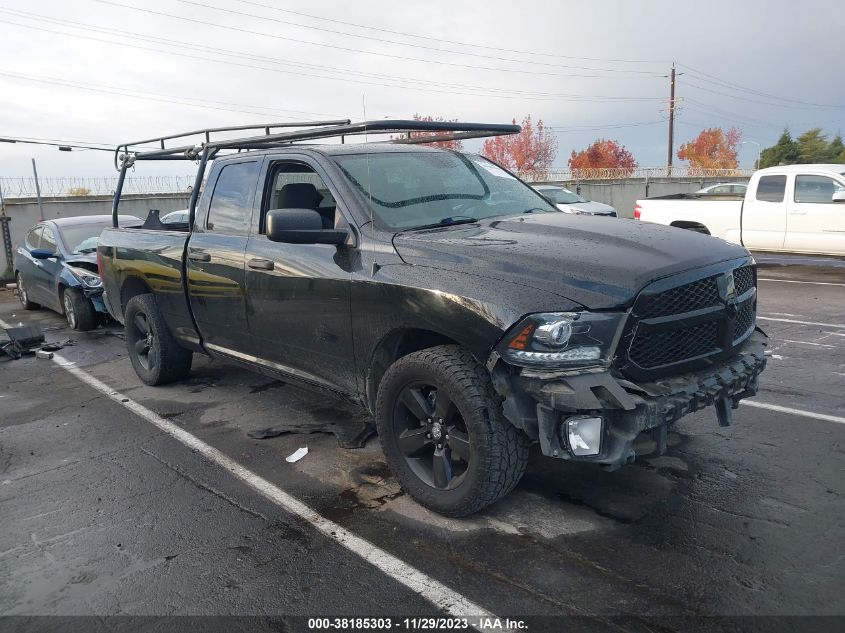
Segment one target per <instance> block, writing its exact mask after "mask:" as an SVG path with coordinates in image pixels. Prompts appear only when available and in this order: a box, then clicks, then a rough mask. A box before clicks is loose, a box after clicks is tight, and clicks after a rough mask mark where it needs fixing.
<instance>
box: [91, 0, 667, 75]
mask: <svg viewBox="0 0 845 633" xmlns="http://www.w3.org/2000/svg"><path fill="white" fill-rule="evenodd" d="M94 2H99V3H101V4H107V5H111V6H115V7H120V8H123V9H129V10H131V11H138V12H141V13H148V14H151V15H158V16H162V17H167V18H173V19H175V20H182V21H185V22H191V23H194V24H202V25H204V26H211V27H215V28H219V29H226V30H229V31H236V32H239V33H246V34H248V35H258V36H261V37H269V38H272V39H277V40H284V41H288V42H296V43H298V44H311V45H313V46H320V47H324V48H331V49H336V50H341V51H345V52H351V53H363V54H366V55H375V56H378V57H389V58H392V59H401V60H404V61H415V62H422V63H425V64H438V65H442V66H452V67H455V68H470V69H473V70H492V71H496V72H506V73H515V74H520V75H546V76H557V74H556V73H549V72H542V71H530V70H517V69H513V68H497V67H490V66H473V65H472V64H459V63H456V62H445V61H442V60H435V59H422V58H419V57H408V56H405V55H395V54H392V53H379V52H375V51H368V50H364V49H360V48H351V47H348V46H338V45H336V44H326V43H323V42H312V41H309V40H301V39H297V38H293V37H287V36H284V35H278V34H275V33H264V32H262V31H254V30H251V29H242V28H240V27H236V26H232V25H229V24H215V23H214V22H207V21H205V20H198V19H196V18H189V17H185V16H181V15H174V14H172V13H165V12H163V11H154V10H152V9H143V8H141V7H133V6H130V5H127V4H121V3H119V2H112V0H94ZM512 61H515V62H517V63H520V64H524V63H525V61H524V60H512ZM543 65H549V64H543ZM551 65H552V66H554V64H551ZM558 67H560V68H567V66H563V65H558ZM572 68H577V67H572ZM584 70H591V69H589V68H585V69H584ZM654 76H659V75H657V74H655V75H654Z"/></svg>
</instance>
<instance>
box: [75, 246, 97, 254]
mask: <svg viewBox="0 0 845 633" xmlns="http://www.w3.org/2000/svg"><path fill="white" fill-rule="evenodd" d="M96 250H97V247H96V246H92V247H90V248H80V249H79V250H78V251H73V252H74V254H75V255H83V254H85V253H93V252H94V251H96Z"/></svg>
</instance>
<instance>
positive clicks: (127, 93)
mask: <svg viewBox="0 0 845 633" xmlns="http://www.w3.org/2000/svg"><path fill="white" fill-rule="evenodd" d="M0 21H2V20H0ZM0 76H3V77H11V78H13V79H20V80H23V81H31V82H36V83H45V84H52V85H57V86H64V87H66V88H76V89H78V90H87V91H90V92H102V93H105V94H114V95H118V96H122V97H130V98H133V99H144V100H147V101H158V102H162V103H170V104H173V105H188V106H194V107H197V108H207V109H210V110H222V111H224V112H237V113H239V114H255V115H258V116H267V115H268V114H272V113H273V112H272V111H267V112H257V111H255V110H240V109H235V108H224V107H219V106H214V105H208V104H206V103H203V102H196V101H192V100H189V99H184V98H182V97H178V96H174V95H156V93H149V92H147V93H145V92H142V91H140V90H134V89H132V88H120V87H117V86H103V85H97V84H84V83H82V82H76V81H70V80H66V79H58V78H55V77H43V76H42V77H39V76H36V75H26V74H21V73H11V72H8V71H5V70H2V69H0ZM132 93H135V94H132ZM168 97H173V98H168ZM210 103H224V104H225V103H226V102H215V101H211V102H210ZM228 105H238V104H228ZM244 107H249V106H244ZM268 110H269V109H268ZM279 112H282V111H278V112H277V113H279ZM312 114H316V115H317V116H332V115H328V114H320V113H312ZM291 118H293V119H294V120H297V119H296V118H295V117H291ZM299 120H306V119H299Z"/></svg>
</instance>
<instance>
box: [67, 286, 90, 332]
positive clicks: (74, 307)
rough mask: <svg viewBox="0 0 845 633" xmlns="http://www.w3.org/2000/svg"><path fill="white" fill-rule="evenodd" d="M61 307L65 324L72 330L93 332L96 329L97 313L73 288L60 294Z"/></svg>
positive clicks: (86, 298)
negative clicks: (63, 311) (65, 320)
mask: <svg viewBox="0 0 845 633" xmlns="http://www.w3.org/2000/svg"><path fill="white" fill-rule="evenodd" d="M62 307H64V310H65V318H66V319H67V324H68V325H69V326H70V327H71V329H72V330H80V331H83V332H84V331H86V330H93V329H94V328H96V327H97V320H98V319H97V311H96V310H95V309H94V304H93V303H91V300H90V299H89V298H88V297H86V296H85V295H84V294H82V293H81V292H80V291H79V290H77V289H75V288H65V290H64V292H63V293H62Z"/></svg>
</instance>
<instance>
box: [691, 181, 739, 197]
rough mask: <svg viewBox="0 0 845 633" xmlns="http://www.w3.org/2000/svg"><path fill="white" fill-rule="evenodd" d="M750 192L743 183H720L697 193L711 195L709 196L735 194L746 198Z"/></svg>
mask: <svg viewBox="0 0 845 633" xmlns="http://www.w3.org/2000/svg"><path fill="white" fill-rule="evenodd" d="M746 191H748V185H747V184H745V183H741V182H720V183H717V184H715V185H710V186H709V187H704V189H699V190H698V191H696V192H695V193H709V194H722V195H724V194H735V195H740V196H744V195H745V192H746Z"/></svg>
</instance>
